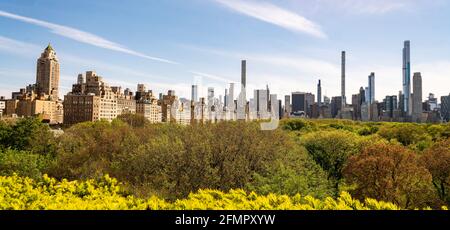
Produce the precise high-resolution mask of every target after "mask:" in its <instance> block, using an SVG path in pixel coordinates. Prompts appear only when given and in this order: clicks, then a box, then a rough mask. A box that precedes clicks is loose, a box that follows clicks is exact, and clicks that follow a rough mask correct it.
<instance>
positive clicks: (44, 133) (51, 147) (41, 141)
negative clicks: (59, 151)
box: [0, 117, 56, 156]
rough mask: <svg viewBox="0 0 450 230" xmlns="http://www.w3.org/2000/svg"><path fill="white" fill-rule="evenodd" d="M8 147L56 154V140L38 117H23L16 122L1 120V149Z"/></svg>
mask: <svg viewBox="0 0 450 230" xmlns="http://www.w3.org/2000/svg"><path fill="white" fill-rule="evenodd" d="M8 148H11V149H15V150H27V151H31V152H33V153H37V154H42V155H52V156H54V155H55V154H56V140H55V138H54V136H53V134H52V133H51V132H50V128H49V127H48V125H46V124H43V123H42V122H41V120H39V119H38V118H32V117H31V118H23V119H19V120H17V122H16V123H14V124H6V123H4V122H0V149H8Z"/></svg>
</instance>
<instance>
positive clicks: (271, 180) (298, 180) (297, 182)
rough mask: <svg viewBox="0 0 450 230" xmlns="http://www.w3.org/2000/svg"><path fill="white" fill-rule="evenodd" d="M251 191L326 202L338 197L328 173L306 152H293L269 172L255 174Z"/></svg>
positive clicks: (274, 163)
mask: <svg viewBox="0 0 450 230" xmlns="http://www.w3.org/2000/svg"><path fill="white" fill-rule="evenodd" d="M247 187H248V190H250V191H255V192H256V193H259V194H262V195H267V194H270V193H276V194H282V195H291V196H294V195H296V194H302V195H311V196H314V197H318V198H325V197H328V196H332V195H334V194H335V193H336V192H335V191H334V189H333V186H332V184H331V183H330V182H329V181H328V179H327V173H326V172H325V171H323V169H322V168H320V166H318V165H317V164H316V163H315V162H314V160H313V159H312V158H311V157H310V156H309V155H308V153H307V152H306V150H305V149H303V148H297V149H296V150H293V151H290V152H289V153H288V154H286V155H284V156H281V157H280V158H279V159H277V160H275V162H273V163H272V164H269V165H268V167H267V170H266V171H264V172H262V173H255V175H254V178H253V180H252V181H251V182H250V183H249V184H248V185H247Z"/></svg>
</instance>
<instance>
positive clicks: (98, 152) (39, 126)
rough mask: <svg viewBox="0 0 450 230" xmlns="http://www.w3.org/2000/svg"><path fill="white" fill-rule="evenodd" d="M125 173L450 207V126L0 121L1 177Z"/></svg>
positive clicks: (192, 184)
mask: <svg viewBox="0 0 450 230" xmlns="http://www.w3.org/2000/svg"><path fill="white" fill-rule="evenodd" d="M15 173H16V174H17V175H19V176H24V177H30V178H33V179H35V180H41V179H42V178H43V175H44V174H48V175H49V176H50V177H54V178H56V179H68V180H81V181H83V180H89V179H100V178H103V177H104V176H105V175H110V176H111V177H114V178H117V179H118V180H119V181H121V182H122V183H123V186H124V188H125V189H126V190H127V191H128V192H129V193H130V194H133V195H134V196H136V197H140V198H144V199H145V198H149V197H151V196H157V197H161V198H163V199H167V200H169V201H170V200H176V199H183V198H186V197H188V195H189V194H190V193H192V192H194V193H195V192H197V191H199V190H202V189H203V190H204V189H213V190H217V191H224V192H227V191H230V190H232V189H242V190H243V191H246V192H256V193H257V194H260V195H268V194H270V193H275V194H279V195H289V196H295V195H296V194H301V195H302V196H311V197H315V198H317V199H324V198H326V197H334V198H338V197H339V195H340V194H342V192H348V193H350V194H351V196H352V197H353V198H355V199H358V200H360V201H362V202H364V201H365V200H366V199H367V198H372V199H376V200H380V201H386V202H392V203H393V204H395V205H397V206H398V207H399V208H402V209H411V208H426V207H431V208H436V209H439V208H440V207H442V206H448V205H449V204H450V195H449V191H450V124H412V123H363V122H355V121H346V120H303V119H288V120H282V121H281V122H280V126H279V128H278V129H276V130H272V131H262V130H261V129H260V124H259V123H258V122H231V121H230V122H219V123H215V124H210V123H207V124H195V125H189V126H182V125H177V124H149V123H148V122H146V120H145V119H144V118H143V117H140V116H138V115H123V116H120V117H119V118H118V119H116V120H114V121H112V122H107V121H99V122H86V123H81V124H77V125H74V126H72V127H69V128H66V129H64V133H62V134H59V133H58V132H54V131H52V130H51V129H50V128H49V127H48V125H46V124H43V123H41V122H40V120H39V119H38V118H26V119H19V120H17V121H11V122H5V121H0V175H2V176H12V175H14V174H15Z"/></svg>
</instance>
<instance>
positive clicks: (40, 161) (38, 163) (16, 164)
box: [0, 149, 53, 179]
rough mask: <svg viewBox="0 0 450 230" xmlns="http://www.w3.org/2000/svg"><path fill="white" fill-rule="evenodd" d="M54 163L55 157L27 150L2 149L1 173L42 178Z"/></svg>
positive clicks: (0, 156) (0, 155) (0, 153)
mask: <svg viewBox="0 0 450 230" xmlns="http://www.w3.org/2000/svg"><path fill="white" fill-rule="evenodd" d="M52 164H53V158H51V157H49V156H42V155H39V154H33V153H30V152H26V151H17V150H11V149H8V150H4V151H0V175H3V176H11V175H13V174H14V173H17V174H18V175H20V176H24V177H30V178H34V179H37V178H40V177H41V176H42V175H43V174H44V173H45V172H46V171H47V170H48V169H49V168H50V167H51V166H52Z"/></svg>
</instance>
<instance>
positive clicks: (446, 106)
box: [441, 94, 450, 122]
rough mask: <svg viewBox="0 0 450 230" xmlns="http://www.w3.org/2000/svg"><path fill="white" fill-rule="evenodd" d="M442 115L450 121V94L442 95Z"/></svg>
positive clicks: (445, 119)
mask: <svg viewBox="0 0 450 230" xmlns="http://www.w3.org/2000/svg"><path fill="white" fill-rule="evenodd" d="M441 117H442V119H443V120H444V121H446V122H450V94H449V95H448V96H442V97H441Z"/></svg>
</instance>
